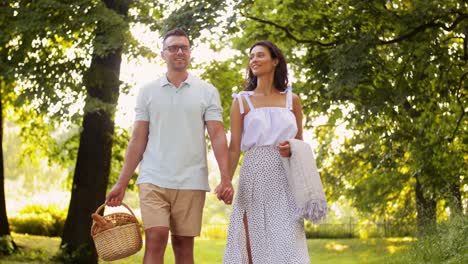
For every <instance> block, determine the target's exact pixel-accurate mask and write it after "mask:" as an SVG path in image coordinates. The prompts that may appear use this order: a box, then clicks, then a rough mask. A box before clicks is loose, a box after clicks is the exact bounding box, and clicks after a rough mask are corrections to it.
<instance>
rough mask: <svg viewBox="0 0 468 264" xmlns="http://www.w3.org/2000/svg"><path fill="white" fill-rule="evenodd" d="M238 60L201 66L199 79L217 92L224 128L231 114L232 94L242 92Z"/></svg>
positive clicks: (240, 66) (241, 67) (240, 69)
mask: <svg viewBox="0 0 468 264" xmlns="http://www.w3.org/2000/svg"><path fill="white" fill-rule="evenodd" d="M241 61H242V60H241V59H240V58H232V59H229V60H226V61H222V62H219V61H213V62H211V63H209V64H208V65H203V66H204V67H203V69H204V72H203V74H202V75H201V78H203V79H204V80H207V81H208V82H210V83H211V84H213V85H214V86H215V87H216V88H217V89H218V91H219V96H220V98H221V104H222V107H223V119H224V126H225V128H228V127H229V122H230V121H229V120H230V118H229V116H230V112H231V110H230V109H231V103H232V93H238V92H239V91H242V90H244V87H243V83H242V79H243V77H242V76H243V75H242V69H243V66H244V65H241V64H240V62H241Z"/></svg>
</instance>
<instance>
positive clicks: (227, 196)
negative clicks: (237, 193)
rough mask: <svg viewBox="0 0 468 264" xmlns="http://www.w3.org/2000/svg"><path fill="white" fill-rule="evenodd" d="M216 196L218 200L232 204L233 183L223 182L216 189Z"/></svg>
mask: <svg viewBox="0 0 468 264" xmlns="http://www.w3.org/2000/svg"><path fill="white" fill-rule="evenodd" d="M215 194H216V197H218V200H220V201H221V200H222V201H223V202H224V203H225V204H231V203H232V198H233V197H234V188H233V187H232V183H231V181H221V183H220V184H219V185H218V186H217V187H216V188H215Z"/></svg>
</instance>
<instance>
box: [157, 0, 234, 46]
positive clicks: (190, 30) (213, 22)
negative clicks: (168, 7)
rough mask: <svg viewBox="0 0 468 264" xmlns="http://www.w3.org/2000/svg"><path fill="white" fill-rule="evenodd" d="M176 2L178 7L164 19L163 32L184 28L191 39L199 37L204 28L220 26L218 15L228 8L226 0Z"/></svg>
mask: <svg viewBox="0 0 468 264" xmlns="http://www.w3.org/2000/svg"><path fill="white" fill-rule="evenodd" d="M174 2H175V5H176V6H177V7H176V9H175V10H173V12H172V13H171V14H170V15H169V16H168V17H167V18H166V19H165V20H164V24H163V25H164V26H163V27H162V32H166V31H168V30H171V29H174V28H183V29H184V30H185V31H186V32H187V34H188V35H189V36H190V37H191V39H197V38H199V37H200V35H201V32H202V31H203V30H211V29H212V28H214V27H216V26H218V25H219V24H220V21H219V18H218V17H219V16H220V15H221V14H222V12H223V11H224V9H225V8H226V1H221V0H199V1H174ZM172 4H174V3H172ZM217 19H218V20H217Z"/></svg>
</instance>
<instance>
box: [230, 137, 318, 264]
mask: <svg viewBox="0 0 468 264" xmlns="http://www.w3.org/2000/svg"><path fill="white" fill-rule="evenodd" d="M294 209H295V204H294V198H293V196H292V193H291V192H290V191H289V187H288V182H287V179H286V172H285V170H284V168H283V165H282V162H281V157H280V154H279V152H278V150H277V149H276V147H272V146H262V147H254V148H251V149H250V150H249V151H247V153H246V155H245V157H244V161H243V165H242V167H241V170H240V176H239V187H238V190H237V194H236V198H235V201H234V207H233V210H232V214H231V219H230V224H229V229H228V240H227V245H226V249H225V252H224V258H223V263H225V264H231V263H232V264H241V263H242V264H244V263H245V264H248V255H247V246H246V236H245V228H244V223H243V216H244V212H245V214H246V215H247V222H248V230H249V238H250V248H251V253H252V262H253V263H254V264H267V263H268V264H293V263H298V264H306V263H310V258H309V254H308V251H307V244H306V238H305V233H304V222H303V220H302V219H298V218H297V216H296V215H295V213H294Z"/></svg>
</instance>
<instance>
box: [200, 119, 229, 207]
mask: <svg viewBox="0 0 468 264" xmlns="http://www.w3.org/2000/svg"><path fill="white" fill-rule="evenodd" d="M206 127H207V130H208V135H209V137H210V141H211V145H212V146H213V151H214V154H215V157H216V161H217V162H218V167H219V171H220V173H221V183H220V184H219V185H218V187H216V193H217V195H218V199H222V200H223V201H224V202H225V203H226V204H230V203H231V202H232V196H233V194H234V190H233V188H232V184H231V176H230V174H229V156H228V146H227V140H226V133H225V131H224V126H223V123H222V122H221V121H206Z"/></svg>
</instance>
